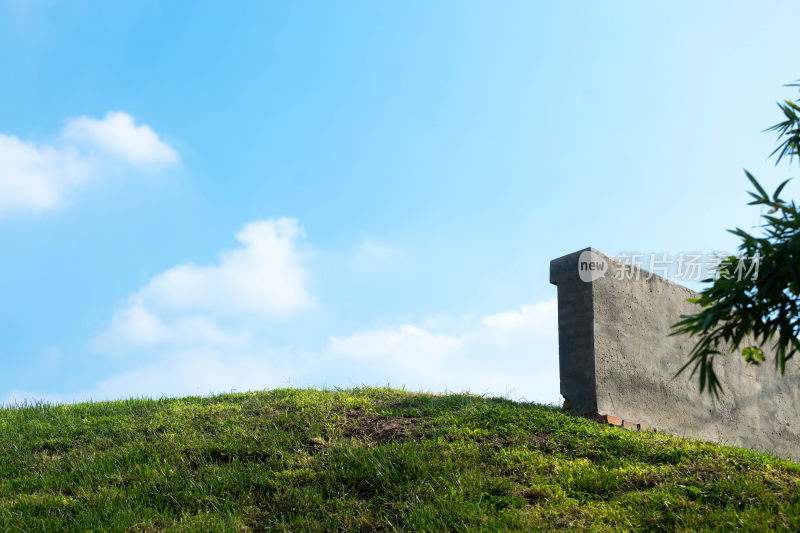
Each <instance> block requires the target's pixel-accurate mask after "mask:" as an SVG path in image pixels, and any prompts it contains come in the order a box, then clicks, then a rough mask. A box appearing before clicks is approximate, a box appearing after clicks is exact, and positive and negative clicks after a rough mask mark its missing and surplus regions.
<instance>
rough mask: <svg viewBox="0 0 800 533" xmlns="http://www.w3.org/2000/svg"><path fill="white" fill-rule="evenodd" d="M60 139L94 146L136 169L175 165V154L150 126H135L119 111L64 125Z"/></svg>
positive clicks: (80, 118) (176, 157) (125, 114)
mask: <svg viewBox="0 0 800 533" xmlns="http://www.w3.org/2000/svg"><path fill="white" fill-rule="evenodd" d="M63 136H64V138H65V139H66V140H68V141H73V142H79V143H86V144H89V145H92V146H96V147H98V148H100V149H102V150H105V151H106V152H108V153H109V154H111V155H112V156H115V157H118V158H120V159H122V160H123V161H126V162H128V163H130V164H132V165H134V166H138V167H147V166H159V165H166V164H171V163H177V162H178V153H177V152H176V151H175V150H173V149H172V147H171V146H170V145H168V144H167V143H165V142H164V141H162V140H161V139H159V138H158V135H156V133H155V132H154V131H153V130H152V129H150V126H148V125H146V124H141V125H139V126H137V125H136V124H135V123H134V121H133V117H131V116H130V115H129V114H127V113H125V112H123V111H109V112H108V113H106V116H105V117H103V118H102V119H96V118H91V117H85V116H82V117H78V118H76V119H74V120H71V121H70V122H68V123H67V125H66V127H65V128H64V133H63Z"/></svg>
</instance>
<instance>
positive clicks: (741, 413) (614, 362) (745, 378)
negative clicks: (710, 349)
mask: <svg viewBox="0 0 800 533" xmlns="http://www.w3.org/2000/svg"><path fill="white" fill-rule="evenodd" d="M582 253H583V256H581V254H582ZM579 257H581V258H582V259H584V260H586V259H589V260H590V261H592V262H593V263H594V264H595V266H597V265H600V266H602V265H603V264H605V265H607V270H606V271H605V272H604V273H603V272H600V270H596V271H593V272H587V270H586V268H585V267H586V263H585V262H584V273H583V277H584V278H586V277H588V276H590V275H591V276H592V277H595V278H596V279H594V280H592V281H588V282H587V281H582V280H581V276H580V275H579V264H578V263H579ZM601 274H602V275H601ZM620 277H623V279H619V278H620ZM637 277H638V279H637ZM550 282H551V283H553V284H554V285H556V286H557V287H558V338H559V365H560V374H561V394H562V396H564V398H565V400H566V403H567V404H568V405H569V407H570V409H571V411H572V412H573V413H575V414H581V415H583V414H593V413H597V414H598V415H600V416H602V415H609V420H610V421H611V420H614V421H620V422H621V421H622V420H624V421H626V424H625V425H628V424H627V423H633V424H634V426H635V424H641V425H642V427H646V426H649V427H650V428H657V429H658V430H660V431H666V432H668V433H672V434H675V435H680V436H686V437H692V438H697V439H704V440H711V441H716V442H721V443H723V444H730V445H735V446H743V447H746V448H751V449H755V450H760V451H767V452H770V453H773V454H775V455H778V456H783V457H787V456H789V455H791V456H793V457H794V458H795V459H797V458H800V373H798V372H797V371H796V370H795V365H791V364H790V365H787V371H786V375H785V376H781V375H780V373H779V372H778V371H776V369H775V366H774V364H773V363H774V358H772V357H771V356H770V354H769V353H768V357H770V358H769V359H768V361H767V362H766V363H764V364H762V365H760V366H752V365H748V364H746V363H745V362H744V359H743V358H742V357H741V356H740V355H739V356H734V357H717V358H716V359H715V369H716V371H717V374H718V375H719V377H720V381H721V382H722V385H723V387H724V392H723V394H722V395H721V398H720V399H719V400H717V401H716V402H712V399H711V398H710V397H709V395H708V394H706V393H703V394H702V395H701V394H700V392H699V388H698V382H697V376H695V377H694V378H691V379H690V378H689V374H690V372H688V371H687V372H686V373H684V374H682V375H681V376H679V377H678V378H675V379H673V375H674V374H675V372H676V371H677V370H678V369H679V368H680V367H681V365H683V364H684V363H685V362H686V361H687V357H688V354H689V352H690V351H691V348H692V346H693V345H694V339H691V338H689V337H687V336H677V337H668V336H667V335H668V333H669V332H670V326H671V324H673V323H674V322H676V321H677V320H678V318H679V315H680V314H688V313H692V312H695V311H696V306H695V305H694V304H690V303H688V302H686V299H687V298H689V297H692V296H694V295H696V293H694V292H693V291H691V290H689V289H687V288H685V287H683V286H680V285H677V284H675V283H672V282H670V281H668V280H666V279H664V278H661V277H659V276H656V275H653V274H650V273H649V272H647V271H645V270H639V269H636V268H633V267H631V266H629V265H626V264H624V263H622V262H620V261H617V260H615V259H613V258H611V257H609V256H607V255H605V254H603V253H601V252H599V251H597V250H595V249H593V248H586V249H585V250H580V251H578V252H575V253H572V254H569V255H566V256H564V257H560V258H558V259H554V260H553V261H551V263H550ZM790 367H791V368H790Z"/></svg>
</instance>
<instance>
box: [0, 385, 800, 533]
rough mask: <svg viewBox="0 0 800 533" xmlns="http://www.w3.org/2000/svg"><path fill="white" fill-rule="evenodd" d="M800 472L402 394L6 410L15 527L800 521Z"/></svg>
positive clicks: (770, 524)
mask: <svg viewBox="0 0 800 533" xmlns="http://www.w3.org/2000/svg"><path fill="white" fill-rule="evenodd" d="M798 481H800V466H799V465H796V464H794V463H790V462H787V461H782V460H778V459H775V458H773V457H771V456H768V455H763V454H758V453H754V452H750V451H746V450H740V449H735V448H726V447H720V446H715V445H712V444H708V443H703V442H695V441H691V440H683V439H678V438H674V437H671V436H668V435H662V434H653V433H647V432H642V433H638V432H630V431H627V430H625V429H620V428H616V427H611V426H604V425H601V424H597V423H595V422H591V421H588V420H584V419H580V418H574V417H570V416H567V415H566V414H564V413H563V412H562V411H561V409H558V408H555V407H547V406H541V405H536V404H528V403H514V402H511V401H507V400H502V399H487V398H482V397H478V396H471V395H463V394H456V395H427V394H412V393H407V392H403V391H398V390H392V389H358V390H347V391H319V390H291V389H289V390H274V391H269V392H258V393H248V394H227V395H221V396H215V397H209V398H197V397H192V398H183V399H162V400H127V401H119V402H104V403H86V404H79V405H72V406H47V405H36V406H28V407H24V408H13V409H3V410H0V529H2V530H3V531H203V532H205V531H476V530H486V531H498V530H500V531H513V530H540V529H545V530H550V529H559V528H577V529H591V530H599V531H602V530H620V529H647V530H666V531H673V530H675V529H679V530H680V529H687V530H703V529H714V530H731V531H732V530H739V529H742V528H744V529H749V530H775V529H785V530H790V531H800V488H799V487H798Z"/></svg>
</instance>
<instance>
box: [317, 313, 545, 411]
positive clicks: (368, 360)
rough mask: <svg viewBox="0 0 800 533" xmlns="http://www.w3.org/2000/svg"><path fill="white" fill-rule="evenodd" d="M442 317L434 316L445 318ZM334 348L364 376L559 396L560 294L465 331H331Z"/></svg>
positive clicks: (412, 328)
mask: <svg viewBox="0 0 800 533" xmlns="http://www.w3.org/2000/svg"><path fill="white" fill-rule="evenodd" d="M443 322H450V323H453V322H454V321H443V320H441V318H439V319H437V320H436V321H431V323H443ZM330 351H331V353H332V354H333V355H335V356H338V357H340V358H342V359H344V360H350V361H353V362H356V363H358V366H352V365H350V368H351V369H353V374H354V376H353V377H354V378H355V377H356V376H355V374H360V375H362V376H364V378H362V379H367V378H368V377H369V378H372V379H377V380H378V381H377V382H380V383H387V382H388V383H392V384H393V385H396V386H400V385H406V386H407V387H408V388H412V389H418V388H423V389H430V390H435V391H441V390H443V389H444V388H445V387H446V388H448V389H449V390H465V389H469V390H472V391H473V392H480V393H482V392H489V393H492V394H501V395H504V394H506V393H508V394H510V395H511V396H516V397H525V398H526V399H528V400H536V401H541V402H552V403H557V402H558V401H559V397H560V396H559V374H558V313H557V305H556V300H548V301H545V302H539V303H536V304H534V305H525V306H523V307H522V308H521V309H520V310H519V311H508V312H503V313H498V314H493V315H487V316H484V317H482V319H481V321H480V325H479V326H477V327H473V328H471V329H468V330H467V331H462V332H459V333H450V334H447V333H441V332H439V333H437V332H433V331H429V330H425V329H422V328H419V327H415V326H411V325H403V326H400V327H397V328H383V329H378V330H372V331H364V332H359V333H355V334H353V335H350V336H348V337H343V338H340V337H333V338H331V339H330Z"/></svg>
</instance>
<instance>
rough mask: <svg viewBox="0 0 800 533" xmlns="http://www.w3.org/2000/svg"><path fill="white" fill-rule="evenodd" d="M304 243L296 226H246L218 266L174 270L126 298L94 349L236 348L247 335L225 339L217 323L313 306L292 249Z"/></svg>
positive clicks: (285, 223)
mask: <svg viewBox="0 0 800 533" xmlns="http://www.w3.org/2000/svg"><path fill="white" fill-rule="evenodd" d="M302 235H303V231H302V228H301V227H300V226H299V224H298V223H297V221H296V220H294V219H289V218H281V219H276V220H263V221H256V222H251V223H250V224H247V225H246V226H245V227H244V228H243V229H242V230H241V231H240V232H239V233H237V234H236V239H237V240H238V241H239V243H240V244H241V246H240V247H239V248H236V249H234V250H230V251H226V252H222V253H221V254H220V261H219V263H218V264H216V265H209V266H197V265H194V264H192V263H186V264H182V265H178V266H176V267H173V268H170V269H169V270H167V271H165V272H163V273H161V274H158V275H157V276H155V277H154V278H152V279H151V280H150V281H149V282H147V283H146V284H145V285H144V286H143V287H142V288H141V289H139V290H138V291H136V292H135V293H134V294H132V295H131V296H130V297H129V298H128V300H127V302H126V304H125V305H124V307H123V308H122V309H120V310H119V311H117V312H116V313H115V314H114V316H113V318H112V320H111V324H110V326H109V328H108V329H107V330H106V331H105V332H104V333H103V334H102V335H100V337H99V338H98V339H96V340H95V343H94V344H95V346H96V347H98V348H101V349H104V350H112V351H113V350H119V349H121V350H124V349H125V348H127V347H131V346H141V345H151V346H152V345H158V344H160V345H190V344H191V345H196V346H219V345H228V346H241V345H242V344H244V343H246V342H247V341H248V340H249V339H250V337H251V333H250V332H247V331H235V332H231V331H225V330H223V329H222V328H221V327H220V326H219V325H218V321H219V320H220V319H226V318H228V319H231V318H232V319H240V318H242V317H248V316H252V317H256V318H257V319H259V320H263V319H275V318H283V317H286V316H288V315H290V314H292V313H294V312H296V311H299V310H302V309H306V308H309V307H312V306H313V305H314V300H313V299H312V298H311V296H310V295H309V294H308V292H307V290H306V277H307V275H306V272H305V269H304V268H303V265H302V263H301V258H300V251H299V250H298V247H297V241H298V239H299V238H300V237H301V236H302Z"/></svg>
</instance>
